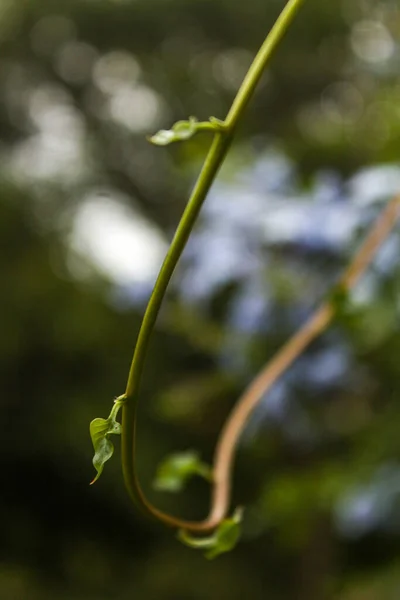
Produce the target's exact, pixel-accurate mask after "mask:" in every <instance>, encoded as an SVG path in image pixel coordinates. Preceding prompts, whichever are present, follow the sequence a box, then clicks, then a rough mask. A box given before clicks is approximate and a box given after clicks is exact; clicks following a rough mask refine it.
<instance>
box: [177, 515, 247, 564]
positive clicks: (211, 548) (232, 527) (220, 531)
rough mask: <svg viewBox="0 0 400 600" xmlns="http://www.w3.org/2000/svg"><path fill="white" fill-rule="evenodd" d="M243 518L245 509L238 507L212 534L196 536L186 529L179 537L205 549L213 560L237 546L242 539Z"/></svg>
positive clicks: (192, 545) (184, 542)
mask: <svg viewBox="0 0 400 600" xmlns="http://www.w3.org/2000/svg"><path fill="white" fill-rule="evenodd" d="M242 518H243V510H242V509H241V508H237V509H236V511H235V512H234V514H233V515H232V517H229V518H228V519H224V520H223V521H222V522H221V523H220V525H219V526H218V527H217V529H216V530H215V531H214V533H213V534H212V535H211V536H209V537H206V538H194V537H192V536H191V535H189V534H188V533H187V532H186V531H184V530H180V531H179V533H178V539H179V541H181V542H182V543H183V544H185V545H186V546H189V547H190V548H196V549H198V550H204V551H205V552H204V556H205V557H206V558H208V559H210V560H211V559H213V558H216V557H217V556H219V555H220V554H225V552H230V551H231V550H233V548H235V546H236V545H237V543H238V541H239V539H240V534H241V527H240V525H241V521H242Z"/></svg>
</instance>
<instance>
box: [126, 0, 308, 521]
mask: <svg viewBox="0 0 400 600" xmlns="http://www.w3.org/2000/svg"><path fill="white" fill-rule="evenodd" d="M303 1H304V0H289V1H288V2H287V4H286V6H285V8H284V9H283V11H282V12H281V14H280V16H279V17H278V20H277V21H276V23H275V25H274V27H273V28H272V29H271V31H270V33H269V34H268V36H267V38H266V40H265V42H264V43H263V45H262V46H261V48H260V50H259V52H258V54H257V56H256V57H255V59H254V61H253V63H252V65H251V67H250V69H249V71H248V73H247V75H246V77H245V79H244V81H243V83H242V85H241V87H240V89H239V91H238V93H237V95H236V98H235V100H234V102H233V104H232V107H231V109H230V111H229V113H228V115H227V118H226V120H225V121H224V125H225V130H224V131H221V132H218V133H216V134H215V136H214V140H213V142H212V145H211V148H210V150H209V152H208V155H207V157H206V159H205V162H204V165H203V168H202V170H201V173H200V175H199V178H198V180H197V182H196V184H195V187H194V189H193V192H192V194H191V197H190V199H189V202H188V204H187V206H186V208H185V210H184V213H183V215H182V218H181V221H180V223H179V225H178V227H177V230H176V233H175V236H174V238H173V240H172V242H171V245H170V248H169V250H168V253H167V256H166V258H165V260H164V263H163V265H162V267H161V270H160V273H159V275H158V278H157V281H156V283H155V286H154V289H153V292H152V295H151V297H150V300H149V303H148V305H147V308H146V311H145V314H144V317H143V321H142V325H141V328H140V331H139V335H138V338H137V342H136V347H135V351H134V354H133V359H132V364H131V368H130V371H129V376H128V382H127V387H126V392H125V395H124V396H125V398H126V402H125V403H124V404H123V412H122V469H123V474H124V480H125V485H126V487H127V489H128V492H129V494H130V496H131V498H132V500H133V501H134V502H135V504H137V505H138V506H139V507H141V508H142V509H143V510H144V511H145V512H146V513H150V514H152V515H153V516H155V515H156V516H159V515H160V513H159V512H158V511H156V510H155V509H153V507H152V506H151V505H150V504H149V503H148V502H147V500H146V498H145V497H144V495H143V493H142V491H141V488H140V486H139V483H138V480H137V472H136V463H135V452H134V450H135V438H136V435H135V426H136V410H137V396H138V389H139V382H140V377H141V374H142V371H143V366H144V360H145V356H146V353H147V349H148V345H149V340H150V336H151V333H152V331H153V329H154V325H155V322H156V319H157V316H158V313H159V311H160V308H161V304H162V301H163V299H164V296H165V292H166V290H167V287H168V284H169V281H170V279H171V277H172V274H173V272H174V270H175V267H176V265H177V263H178V260H179V258H180V256H181V254H182V252H183V249H184V248H185V245H186V242H187V240H188V237H189V235H190V233H191V231H192V229H193V226H194V224H195V222H196V219H197V216H198V214H199V212H200V209H201V207H202V205H203V202H204V200H205V198H206V196H207V194H208V191H209V190H210V188H211V185H212V183H213V182H214V179H215V177H216V175H217V173H218V171H219V169H220V167H221V165H222V163H223V161H224V159H225V156H226V154H227V152H228V150H229V147H230V145H231V142H232V138H233V134H234V130H235V128H236V125H237V123H238V121H239V119H240V117H241V116H242V114H243V112H244V110H245V108H246V106H247V104H248V103H249V101H250V98H251V96H252V95H253V93H254V90H255V87H256V85H257V83H258V81H259V79H260V77H261V75H262V73H263V71H264V69H265V67H266V65H267V63H268V60H269V59H270V57H271V55H272V53H273V51H274V50H275V48H276V47H277V45H278V44H279V42H280V40H281V39H282V37H283V35H284V33H285V32H286V30H287V28H288V27H289V25H290V23H291V22H292V20H293V18H294V16H295V14H296V12H297V10H298V9H299V8H300V6H301V4H302V2H303Z"/></svg>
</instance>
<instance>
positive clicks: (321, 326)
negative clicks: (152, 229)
mask: <svg viewBox="0 0 400 600" xmlns="http://www.w3.org/2000/svg"><path fill="white" fill-rule="evenodd" d="M303 1H304V0H289V1H288V2H287V4H286V6H285V7H284V9H283V11H282V12H281V14H280V16H279V17H278V19H277V21H276V23H275V25H274V26H273V28H272V29H271V31H270V33H269V34H268V36H267V38H266V40H265V41H264V43H263V45H262V46H261V48H260V50H259V52H258V54H257V56H256V57H255V59H254V61H253V63H252V65H251V66H250V68H249V70H248V73H247V75H246V77H245V79H244V81H243V83H242V85H241V87H240V89H239V91H238V93H237V95H236V97H235V99H234V101H233V103H232V106H231V108H230V110H229V112H228V114H227V117H226V119H225V120H224V121H221V120H219V119H216V118H215V117H211V118H210V119H209V121H203V122H199V121H198V120H197V119H196V118H195V117H190V118H189V120H188V121H179V122H178V123H176V124H175V125H174V126H173V127H172V129H171V130H162V131H159V132H158V133H157V134H155V135H154V136H152V137H151V138H149V141H151V142H152V143H154V144H157V145H161V146H164V145H167V144H169V143H172V142H179V141H184V140H187V139H189V138H191V137H192V136H193V135H196V134H197V133H200V132H204V131H206V132H211V133H212V134H213V135H214V139H213V141H212V144H211V147H210V150H209V152H208V155H207V157H206V159H205V162H204V165H203V168H202V170H201V173H200V175H199V177H198V180H197V182H196V184H195V186H194V189H193V192H192V194H191V197H190V199H189V201H188V204H187V206H186V209H185V211H184V213H183V215H182V218H181V220H180V223H179V225H178V227H177V230H176V233H175V236H174V238H173V240H172V242H171V245H170V248H169V250H168V253H167V255H166V258H165V260H164V263H163V265H162V267H161V270H160V273H159V275H158V278H157V281H156V283H155V286H154V289H153V292H152V295H151V297H150V300H149V303H148V305H147V308H146V311H145V314H144V317H143V321H142V325H141V328H140V331H139V335H138V338H137V342H136V347H135V350H134V354H133V359H132V363H131V368H130V371H129V376H128V382H127V386H126V391H125V393H124V394H123V395H122V396H119V397H118V398H117V399H116V401H115V404H114V407H113V409H112V411H111V413H110V416H109V417H108V419H95V420H94V421H92V423H91V435H92V440H93V445H94V447H95V458H94V465H95V467H96V470H97V475H96V477H95V479H94V481H96V480H97V478H98V477H99V476H100V474H101V472H102V470H103V466H104V463H105V462H106V461H107V460H108V459H109V458H110V457H111V455H112V452H113V445H112V443H111V441H110V439H109V436H110V435H112V434H119V433H121V436H122V470H123V476H124V481H125V486H126V488H127V490H128V493H129V495H130V497H131V499H132V501H133V502H134V504H135V505H136V506H137V507H138V508H139V509H141V510H142V511H143V512H144V513H145V514H147V515H148V516H151V517H153V518H155V519H157V520H159V521H161V522H163V523H164V524H165V525H168V526H170V527H173V528H175V529H178V530H179V539H180V540H181V541H182V542H183V543H185V544H187V545H190V546H192V547H197V548H202V549H204V550H206V556H208V557H209V558H213V557H214V556H217V555H218V554H220V553H222V552H226V551H228V550H230V549H231V548H232V547H233V546H234V545H235V544H236V543H237V540H238V539H239V535H240V527H239V523H240V519H241V510H236V511H235V513H234V515H233V516H232V517H230V518H228V517H227V515H228V511H229V509H230V500H231V479H232V466H233V461H234V457H235V451H236V448H237V444H238V441H239V438H240V436H241V433H242V431H243V429H244V427H245V425H246V423H247V420H248V418H249V416H250V414H251V412H252V411H253V409H254V408H255V406H256V405H257V404H258V402H259V401H260V399H261V398H262V397H264V395H265V393H266V392H267V391H268V390H269V389H270V388H271V387H272V385H273V384H274V383H275V382H276V380H277V379H278V378H279V377H280V376H281V375H282V374H283V373H284V372H285V371H286V370H287V369H288V367H289V366H290V365H291V364H292V363H293V362H294V361H295V360H296V359H297V358H298V357H299V356H300V355H301V354H302V352H303V351H304V350H305V348H306V347H307V346H308V345H309V344H310V342H312V341H313V340H314V339H315V338H316V337H317V336H318V335H320V334H321V333H322V332H323V331H324V330H325V329H326V328H327V327H328V325H329V324H330V323H331V321H332V319H333V317H334V315H335V310H336V307H335V302H334V300H333V299H332V297H331V298H330V299H328V300H327V301H326V302H325V303H323V304H322V305H321V306H320V307H319V308H318V309H317V310H316V311H315V312H314V314H313V315H312V316H311V318H310V319H309V320H308V321H307V322H306V323H305V325H303V327H301V328H300V329H299V331H298V332H297V333H295V334H294V336H293V337H292V338H291V339H290V340H289V341H288V342H287V343H286V344H285V345H284V346H283V348H282V349H281V350H280V351H279V352H278V353H277V354H276V355H275V356H274V357H273V358H272V360H271V361H270V362H269V363H268V365H267V366H266V367H265V368H264V369H263V370H262V371H261V372H260V373H259V374H258V375H257V377H256V378H255V379H254V380H253V382H252V383H251V384H250V386H249V387H248V388H247V390H245V392H244V393H243V395H242V396H241V398H240V399H239V400H238V402H237V404H236V405H235V407H234V409H233V410H232V412H231V414H230V416H229V417H228V419H227V421H226V423H225V425H224V427H223V429H222V431H221V433H220V436H219V439H218V442H217V445H216V449H215V454H214V461H213V467H212V468H211V469H210V468H208V467H207V466H205V465H203V464H202V463H200V462H199V461H198V458H197V456H196V455H193V454H192V455H190V454H186V455H180V456H179V457H177V458H175V459H174V460H173V462H172V463H170V464H167V465H165V469H167V470H168V469H171V468H172V469H173V470H174V469H175V471H176V472H177V474H178V477H189V476H191V475H193V474H199V475H202V476H205V477H206V478H207V479H208V480H210V482H211V487H212V497H211V506H210V510H209V514H208V516H207V517H206V518H205V519H204V520H202V521H186V520H183V519H180V518H178V517H175V516H173V515H170V514H167V513H164V512H162V511H160V510H159V509H158V508H156V507H155V506H153V505H152V504H151V503H150V502H149V501H148V500H147V498H146V496H145V495H144V493H143V491H142V489H141V487H140V484H139V481H138V476H137V461H136V421H137V418H136V415H137V406H138V395H139V384H140V378H141V375H142V371H143V367H144V361H145V357H146V353H147V349H148V344H149V340H150V336H151V334H152V331H153V329H154V326H155V322H156V319H157V316H158V313H159V310H160V307H161V304H162V302H163V299H164V296H165V293H166V290H167V287H168V284H169V281H170V279H171V277H172V275H173V272H174V270H175V267H176V265H177V263H178V260H179V258H180V256H181V254H182V252H183V249H184V247H185V245H186V242H187V240H188V238H189V235H190V233H191V231H192V229H193V227H194V224H195V222H196V219H197V217H198V214H199V212H200V209H201V207H202V205H203V202H204V200H205V198H206V196H207V194H208V191H209V189H210V187H211V185H212V184H213V182H214V180H215V178H216V175H217V173H218V171H219V169H220V167H221V165H222V163H223V162H224V159H225V157H226V154H227V152H228V150H229V148H230V145H231V143H232V139H233V136H234V133H235V129H236V126H237V124H238V122H239V120H240V118H241V117H242V116H243V113H244V111H245V108H246V106H247V105H248V103H249V101H250V99H251V97H252V95H253V93H254V91H255V88H256V86H257V83H258V82H259V80H260V78H261V76H262V73H263V71H264V70H265V67H266V65H267V64H268V62H269V59H270V58H271V56H272V53H273V51H274V50H275V49H276V47H277V46H278V44H279V42H280V41H281V39H282V37H283V35H284V33H285V32H286V30H287V29H288V27H289V25H290V24H291V22H292V21H293V18H294V17H295V15H296V13H297V11H298V9H299V8H300V6H301V4H302V3H303ZM399 209H400V196H399V197H395V198H394V199H392V201H391V202H389V203H388V204H387V206H386V207H385V209H384V210H383V212H382V214H381V216H380V217H379V218H378V220H377V221H376V223H375V224H374V225H373V226H372V228H371V231H370V232H369V234H368V235H367V237H366V239H365V241H364V243H363V245H362V246H361V248H360V249H359V251H358V252H357V254H356V255H355V257H354V258H353V260H352V262H351V264H350V266H349V267H348V268H347V270H346V271H345V273H344V274H343V276H342V278H341V279H340V280H339V283H338V284H337V286H336V291H340V292H343V293H348V291H349V290H350V289H351V288H352V286H354V284H355V283H356V282H357V280H358V279H359V277H360V276H361V275H362V274H363V273H364V271H365V269H366V268H367V267H368V265H369V264H370V262H371V260H372V259H373V257H374V255H375V254H376V252H377V250H378V249H379V247H380V245H381V244H382V242H383V241H384V240H385V239H386V238H387V236H388V235H389V233H390V231H391V230H392V228H393V226H394V224H395V223H396V221H397V219H398V217H399ZM120 408H122V427H121V426H120V424H119V423H118V421H116V418H117V414H118V411H119V409H120ZM210 532H214V533H213V534H212V535H211V536H208V537H206V538H201V539H196V538H193V537H192V536H191V535H190V534H191V533H203V534H206V533H210Z"/></svg>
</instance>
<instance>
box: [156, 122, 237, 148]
mask: <svg viewBox="0 0 400 600" xmlns="http://www.w3.org/2000/svg"><path fill="white" fill-rule="evenodd" d="M201 131H211V132H212V133H223V132H224V131H226V125H225V123H224V121H221V120H220V119H217V118H216V117H210V119H209V120H208V121H198V120H197V119H196V117H189V120H188V121H178V122H177V123H175V125H173V126H172V127H171V129H161V130H160V131H158V132H157V133H155V134H154V135H153V136H151V137H149V138H148V140H149V142H151V143H152V144H155V145H156V146H167V145H168V144H172V143H173V142H183V141H185V140H188V139H190V138H192V137H193V136H194V135H196V134H197V133H200V132H201Z"/></svg>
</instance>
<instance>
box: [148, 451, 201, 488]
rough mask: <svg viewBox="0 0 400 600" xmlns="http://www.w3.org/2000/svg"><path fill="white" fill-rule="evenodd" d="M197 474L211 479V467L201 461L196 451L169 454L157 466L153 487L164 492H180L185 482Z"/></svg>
mask: <svg viewBox="0 0 400 600" xmlns="http://www.w3.org/2000/svg"><path fill="white" fill-rule="evenodd" d="M195 475H199V476H200V477H204V478H205V479H208V480H211V477H212V474H211V469H210V467H209V466H208V465H206V464H205V463H203V462H202V461H201V460H200V459H199V456H198V454H197V453H196V452H193V451H192V450H188V451H187V452H180V453H178V454H171V455H170V456H168V457H167V458H166V459H165V460H164V461H163V462H162V463H161V464H160V465H159V467H158V469H157V473H156V477H155V480H154V484H153V485H154V487H155V489H157V490H161V491H165V492H180V491H181V490H182V489H183V487H184V486H185V484H186V482H187V481H188V480H189V479H190V478H191V477H193V476H195Z"/></svg>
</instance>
